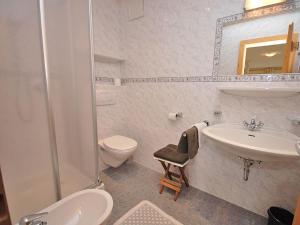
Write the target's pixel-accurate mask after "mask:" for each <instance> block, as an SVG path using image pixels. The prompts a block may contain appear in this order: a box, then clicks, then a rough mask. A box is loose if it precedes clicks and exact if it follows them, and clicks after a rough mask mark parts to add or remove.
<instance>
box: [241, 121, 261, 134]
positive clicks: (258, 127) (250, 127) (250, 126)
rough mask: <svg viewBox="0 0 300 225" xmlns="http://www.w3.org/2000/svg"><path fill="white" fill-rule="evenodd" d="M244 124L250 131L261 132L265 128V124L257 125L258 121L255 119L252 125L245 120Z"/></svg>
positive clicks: (259, 123) (251, 122)
mask: <svg viewBox="0 0 300 225" xmlns="http://www.w3.org/2000/svg"><path fill="white" fill-rule="evenodd" d="M243 124H244V127H245V128H247V129H248V130H250V131H255V130H260V129H261V128H263V126H264V123H263V122H261V121H259V122H258V123H256V120H255V119H254V118H253V119H251V121H250V123H248V122H247V121H245V120H244V122H243Z"/></svg>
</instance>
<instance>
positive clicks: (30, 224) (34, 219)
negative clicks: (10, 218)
mask: <svg viewBox="0 0 300 225" xmlns="http://www.w3.org/2000/svg"><path fill="white" fill-rule="evenodd" d="M47 214H48V213H47V212H43V213H36V214H31V215H26V216H23V217H22V218H21V219H20V222H19V225H46V224H47V222H46V221H42V220H40V219H41V218H42V217H43V216H45V215H47Z"/></svg>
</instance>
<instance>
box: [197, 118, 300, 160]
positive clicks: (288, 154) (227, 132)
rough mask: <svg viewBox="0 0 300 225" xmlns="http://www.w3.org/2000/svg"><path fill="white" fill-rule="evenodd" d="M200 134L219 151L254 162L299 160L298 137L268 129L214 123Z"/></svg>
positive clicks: (299, 146)
mask: <svg viewBox="0 0 300 225" xmlns="http://www.w3.org/2000/svg"><path fill="white" fill-rule="evenodd" d="M202 133H203V134H204V135H205V136H206V137H208V139H209V140H210V141H211V143H212V144H214V145H216V147H217V148H219V149H221V150H226V151H229V152H231V153H233V154H236V155H238V156H241V157H243V158H249V159H253V160H258V161H284V160H295V159H300V137H298V136H296V135H294V134H291V133H288V132H284V131H277V130H271V129H262V130H260V131H248V130H247V129H245V128H244V127H243V126H241V125H232V124H217V125H213V126H210V127H206V128H204V129H203V130H202Z"/></svg>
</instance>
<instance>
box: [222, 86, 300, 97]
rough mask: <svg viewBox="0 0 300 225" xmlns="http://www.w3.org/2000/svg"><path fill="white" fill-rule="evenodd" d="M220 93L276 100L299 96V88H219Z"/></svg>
mask: <svg viewBox="0 0 300 225" xmlns="http://www.w3.org/2000/svg"><path fill="white" fill-rule="evenodd" d="M218 90H219V91H220V92H223V93H226V94H230V95H237V96H243V97H264V98H278V97H290V96H294V95H298V94H300V88H255V87H254V88H236V87H220V88H218Z"/></svg>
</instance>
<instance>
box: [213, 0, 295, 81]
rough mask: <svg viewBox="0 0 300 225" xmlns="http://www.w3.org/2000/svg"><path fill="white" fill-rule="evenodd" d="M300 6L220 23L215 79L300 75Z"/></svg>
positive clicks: (261, 11)
mask: <svg viewBox="0 0 300 225" xmlns="http://www.w3.org/2000/svg"><path fill="white" fill-rule="evenodd" d="M299 33H300V2H299V1H293V2H288V3H283V4H280V5H276V6H272V7H268V8H262V9H258V10H252V11H248V12H245V13H240V14H236V15H231V16H228V17H224V18H219V19H218V20H217V29H216V41H215V54H214V68H213V76H226V75H230V76H232V75H238V76H243V75H248V76H251V75H266V74H272V75H276V74H278V75H279V74H281V75H282V74H299V73H300V52H299Z"/></svg>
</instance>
